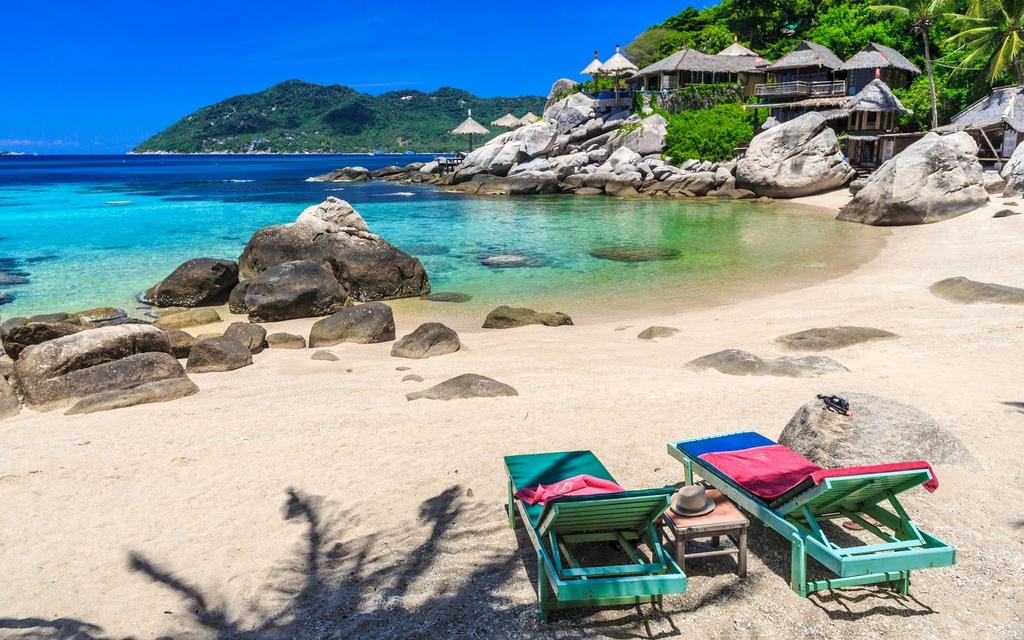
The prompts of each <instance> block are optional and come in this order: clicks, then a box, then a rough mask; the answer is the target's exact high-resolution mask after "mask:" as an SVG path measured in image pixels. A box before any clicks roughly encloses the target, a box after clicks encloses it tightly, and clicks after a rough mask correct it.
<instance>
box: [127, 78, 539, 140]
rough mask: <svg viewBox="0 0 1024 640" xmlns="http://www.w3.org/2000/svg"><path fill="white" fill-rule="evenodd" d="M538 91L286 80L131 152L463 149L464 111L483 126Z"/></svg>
mask: <svg viewBox="0 0 1024 640" xmlns="http://www.w3.org/2000/svg"><path fill="white" fill-rule="evenodd" d="M543 107H544V98H541V97H539V96H522V97H518V98H478V97H476V96H474V95H472V94H470V93H467V92H466V91H462V90H459V89H451V88H442V89H438V90H437V91H434V92H433V93H423V92H421V91H393V92H391V93H385V94H382V95H379V96H371V95H368V94H365V93H359V92H358V91H355V90H354V89H351V88H349V87H345V86H342V85H329V86H324V85H319V84H313V83H310V82H303V81H301V80H289V81H287V82H282V83H281V84H278V85H274V86H273V87H270V88H269V89H266V90H264V91H260V92H259V93H252V94H246V95H240V96H235V97H233V98H228V99H227V100H224V101H223V102H218V103H217V104H214V105H210V106H208V107H203V108H202V109H200V110H198V111H196V112H195V113H192V114H190V115H188V116H185V117H184V118H182V119H181V120H179V121H178V122H176V123H174V124H173V125H171V126H170V127H168V128H167V129H165V130H163V131H161V132H160V133H158V134H156V135H154V136H153V137H151V138H150V139H148V140H146V141H145V142H143V143H142V144H140V145H139V146H138V147H136V148H135V152H137V153H143V152H161V151H162V152H172V153H217V152H220V153H229V152H236V153H242V152H248V151H262V152H273V153H303V152H310V153H315V152H320V153H343V152H365V151H373V150H381V151H388V152H396V151H408V150H414V151H427V152H429V151H445V150H455V149H462V148H464V147H465V146H466V142H465V140H464V139H463V138H461V137H458V136H452V135H449V134H448V132H449V131H451V130H452V129H454V128H455V127H456V126H458V124H459V123H460V122H461V121H462V120H464V119H465V118H466V109H472V110H473V118H474V119H475V120H477V121H478V122H480V123H482V124H483V125H484V126H486V127H487V128H489V129H491V130H492V133H494V134H497V133H501V132H503V131H504V130H503V129H496V128H495V127H491V126H489V125H488V123H489V122H491V121H492V120H496V119H497V118H499V117H501V116H502V115H504V114H505V112H506V111H507V110H508V109H512V112H513V113H514V114H516V115H519V116H521V115H523V114H524V113H526V112H527V111H533V112H535V113H540V112H541V110H542V109H543Z"/></svg>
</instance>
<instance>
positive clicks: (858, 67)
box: [839, 42, 921, 95]
mask: <svg viewBox="0 0 1024 640" xmlns="http://www.w3.org/2000/svg"><path fill="white" fill-rule="evenodd" d="M839 71H840V73H842V74H844V75H843V78H844V79H845V81H846V86H847V91H848V93H849V94H850V95H855V94H857V92H859V91H860V90H861V89H863V88H864V87H866V86H868V84H870V83H871V82H872V81H874V80H881V81H882V82H884V83H885V84H886V85H887V86H888V87H889V88H892V89H905V88H906V87H909V86H910V83H911V82H912V81H913V80H914V77H915V76H918V75H920V74H921V70H920V69H918V68H917V65H915V64H914V63H913V62H911V61H910V60H907V59H906V57H904V55H903V54H902V53H900V52H899V51H897V50H895V49H893V48H891V47H887V46H885V45H882V44H878V43H877V42H870V43H868V45H867V46H865V47H864V48H863V49H861V50H860V51H858V52H857V53H855V54H853V56H851V57H850V59H849V60H847V61H846V62H844V63H843V64H842V65H840V66H839Z"/></svg>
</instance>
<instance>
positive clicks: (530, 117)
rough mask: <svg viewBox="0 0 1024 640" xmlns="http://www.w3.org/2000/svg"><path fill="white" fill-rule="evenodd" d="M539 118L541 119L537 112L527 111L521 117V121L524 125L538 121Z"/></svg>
mask: <svg viewBox="0 0 1024 640" xmlns="http://www.w3.org/2000/svg"><path fill="white" fill-rule="evenodd" d="M538 120H540V118H538V117H537V114H536V113H534V112H532V111H527V112H526V115H525V116H523V117H522V118H519V123H520V124H522V125H523V126H526V125H528V124H533V123H534V122H537V121H538Z"/></svg>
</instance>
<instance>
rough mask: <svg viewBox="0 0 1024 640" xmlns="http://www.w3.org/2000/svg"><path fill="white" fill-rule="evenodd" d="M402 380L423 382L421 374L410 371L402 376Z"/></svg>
mask: <svg viewBox="0 0 1024 640" xmlns="http://www.w3.org/2000/svg"><path fill="white" fill-rule="evenodd" d="M402 382H423V376H418V375H416V374H415V373H410V374H409V375H407V376H405V377H404V378H402Z"/></svg>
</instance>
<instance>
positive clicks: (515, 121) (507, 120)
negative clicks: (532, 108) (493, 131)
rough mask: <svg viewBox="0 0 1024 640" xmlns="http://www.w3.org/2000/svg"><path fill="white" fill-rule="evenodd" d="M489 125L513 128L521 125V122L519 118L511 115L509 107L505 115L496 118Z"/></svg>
mask: <svg viewBox="0 0 1024 640" xmlns="http://www.w3.org/2000/svg"><path fill="white" fill-rule="evenodd" d="M491 126H493V127H505V128H506V129H509V130H512V129H515V128H516V127H521V126H523V123H522V121H521V120H520V119H519V118H517V117H515V116H514V115H512V110H511V109H509V110H508V113H506V114H505V115H503V116H501V117H500V118H498V119H497V120H495V121H494V122H492V123H491Z"/></svg>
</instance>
